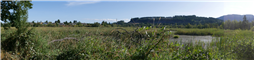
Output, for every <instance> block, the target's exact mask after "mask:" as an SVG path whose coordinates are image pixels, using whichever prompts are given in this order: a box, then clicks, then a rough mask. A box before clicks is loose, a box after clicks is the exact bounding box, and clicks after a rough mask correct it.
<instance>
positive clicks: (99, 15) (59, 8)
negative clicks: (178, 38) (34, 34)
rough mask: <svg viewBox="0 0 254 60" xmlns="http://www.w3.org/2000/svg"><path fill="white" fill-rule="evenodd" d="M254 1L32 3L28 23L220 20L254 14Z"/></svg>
mask: <svg viewBox="0 0 254 60" xmlns="http://www.w3.org/2000/svg"><path fill="white" fill-rule="evenodd" d="M253 3H254V2H253V1H247V2H246V1H245V2H214V1H213V2H210V1H209V2H207V1H194V2H192V1H97V0H95V1H32V4H33V8H32V9H30V10H29V11H28V12H29V13H28V15H29V16H28V17H29V18H28V22H31V21H35V22H40V21H41V22H45V21H46V20H48V21H51V22H54V21H56V20H58V19H59V20H60V21H61V22H64V21H68V22H69V21H72V22H73V20H77V21H80V22H82V23H94V22H99V23H101V22H102V21H107V22H111V23H113V22H116V21H120V20H124V21H125V22H128V21H130V19H131V18H135V17H148V16H149V17H151V16H162V17H172V16H175V15H196V16H202V17H214V18H217V17H220V16H222V15H227V14H253V15H254V8H253V7H252V6H254V4H253Z"/></svg>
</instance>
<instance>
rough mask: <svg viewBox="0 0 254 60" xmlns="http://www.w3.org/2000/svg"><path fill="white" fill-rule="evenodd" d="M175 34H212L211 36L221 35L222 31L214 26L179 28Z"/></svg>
mask: <svg viewBox="0 0 254 60" xmlns="http://www.w3.org/2000/svg"><path fill="white" fill-rule="evenodd" d="M175 34H180V35H213V36H223V35H224V31H223V30H221V29H216V28H209V29H179V30H177V31H176V33H175Z"/></svg>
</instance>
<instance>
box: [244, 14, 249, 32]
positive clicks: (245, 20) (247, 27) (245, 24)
mask: <svg viewBox="0 0 254 60" xmlns="http://www.w3.org/2000/svg"><path fill="white" fill-rule="evenodd" d="M242 27H243V29H250V26H249V21H248V20H247V18H246V15H244V17H243V22H242Z"/></svg>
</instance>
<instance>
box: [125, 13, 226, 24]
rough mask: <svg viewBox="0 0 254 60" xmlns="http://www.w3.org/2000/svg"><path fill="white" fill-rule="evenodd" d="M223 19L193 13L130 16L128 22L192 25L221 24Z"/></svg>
mask: <svg viewBox="0 0 254 60" xmlns="http://www.w3.org/2000/svg"><path fill="white" fill-rule="evenodd" d="M222 22H223V20H220V19H217V18H212V17H198V16H195V15H188V16H185V15H179V16H174V17H141V18H132V19H131V20H130V22H129V23H152V24H157V23H160V24H164V25H166V24H167V25H170V24H175V23H177V24H180V25H181V24H182V25H187V24H189V23H190V24H192V25H195V24H196V25H198V24H209V23H210V24H213V23H215V24H219V25H220V24H221V23H222Z"/></svg>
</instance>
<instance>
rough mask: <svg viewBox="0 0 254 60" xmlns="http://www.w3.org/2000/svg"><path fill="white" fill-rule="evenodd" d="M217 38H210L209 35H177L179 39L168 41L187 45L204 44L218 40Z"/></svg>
mask: <svg viewBox="0 0 254 60" xmlns="http://www.w3.org/2000/svg"><path fill="white" fill-rule="evenodd" d="M218 39H219V37H213V36H210V35H207V36H196V35H179V38H173V37H172V38H170V39H169V40H170V41H179V42H180V41H181V42H184V43H189V42H194V43H195V42H198V41H200V42H204V43H209V42H211V41H212V40H218Z"/></svg>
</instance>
